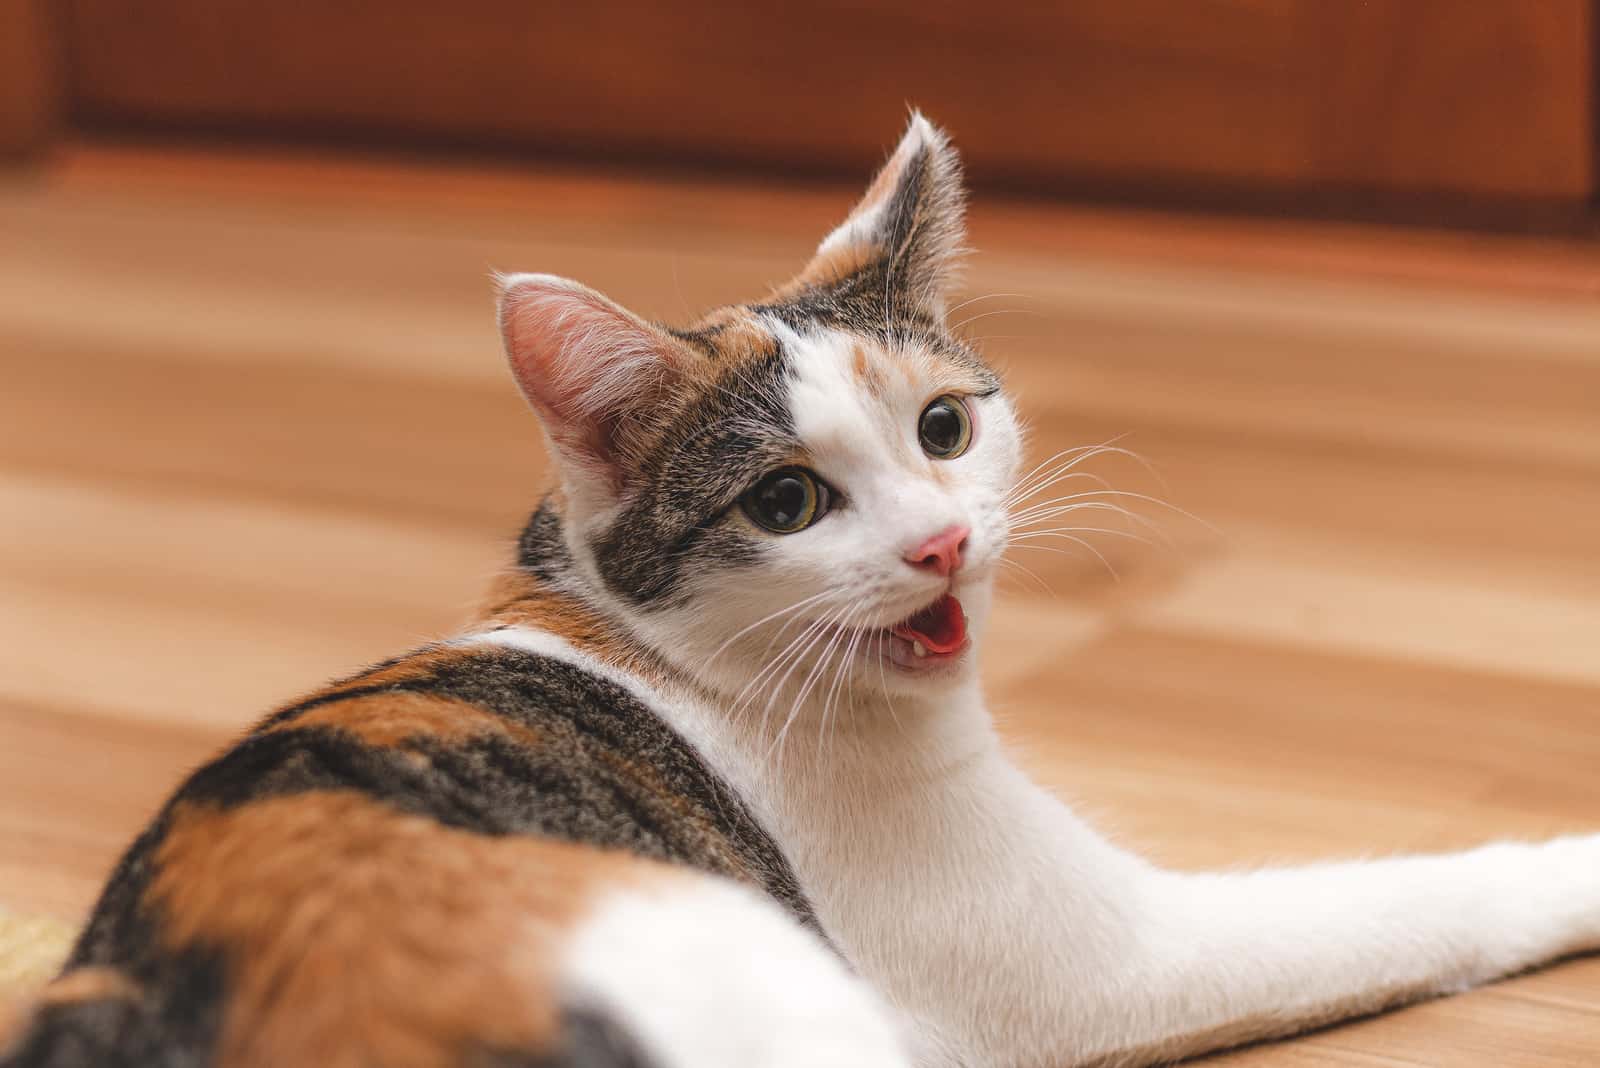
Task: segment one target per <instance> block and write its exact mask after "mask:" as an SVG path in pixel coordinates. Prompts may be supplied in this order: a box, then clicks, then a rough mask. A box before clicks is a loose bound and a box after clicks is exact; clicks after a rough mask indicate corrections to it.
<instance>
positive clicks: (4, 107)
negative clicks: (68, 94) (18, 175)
mask: <svg viewBox="0 0 1600 1068" xmlns="http://www.w3.org/2000/svg"><path fill="white" fill-rule="evenodd" d="M47 2H48V0H0V157H3V156H16V155H25V154H27V153H30V152H33V151H35V150H37V149H38V148H39V147H40V146H42V145H43V144H44V143H45V142H46V140H47V139H48V138H49V136H50V132H51V130H52V128H53V126H54V121H55V117H56V108H55V102H56V64H55V62H54V60H55V46H56V41H55V40H54V38H53V35H52V34H51V33H50V32H49V31H50V30H51V29H52V27H51V25H50V19H49V12H48V10H47V8H46V4H47Z"/></svg>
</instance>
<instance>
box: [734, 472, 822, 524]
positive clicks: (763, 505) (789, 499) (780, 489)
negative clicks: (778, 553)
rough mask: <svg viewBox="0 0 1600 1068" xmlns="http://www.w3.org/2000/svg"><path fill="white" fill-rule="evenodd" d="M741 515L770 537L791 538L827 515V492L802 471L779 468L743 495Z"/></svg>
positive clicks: (764, 476)
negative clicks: (743, 514) (781, 536)
mask: <svg viewBox="0 0 1600 1068" xmlns="http://www.w3.org/2000/svg"><path fill="white" fill-rule="evenodd" d="M742 503H743V504H744V513H745V515H747V516H749V517H750V518H751V519H752V520H754V521H755V522H756V523H757V524H758V525H760V526H763V527H766V528H767V529H768V530H770V531H772V532H773V533H774V534H794V533H796V532H797V531H801V530H804V529H806V527H809V526H810V525H811V524H812V523H815V522H816V521H817V520H819V519H821V518H822V517H823V515H824V514H825V513H826V512H827V511H828V488H827V486H825V485H823V483H822V480H821V479H819V478H817V476H816V475H814V474H812V473H811V472H810V471H807V470H806V469H805V468H803V467H780V468H778V469H777V470H776V471H773V472H771V473H769V474H766V475H763V476H762V478H761V481H759V482H757V483H756V484H755V485H754V486H751V487H750V488H749V489H748V490H746V491H745V495H744V497H743V499H742Z"/></svg>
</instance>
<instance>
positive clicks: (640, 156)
mask: <svg viewBox="0 0 1600 1068" xmlns="http://www.w3.org/2000/svg"><path fill="white" fill-rule="evenodd" d="M15 2H17V0H0V3H15ZM63 5H64V7H65V9H66V12H67V14H68V15H69V16H70V17H68V18H66V19H65V20H64V22H63V26H62V30H63V33H64V35H65V42H64V44H65V49H64V50H65V52H66V54H67V56H68V63H67V76H66V81H65V85H64V87H63V93H64V95H65V97H66V112H67V114H68V116H69V118H70V121H72V122H75V123H78V124H81V125H83V126H86V127H90V128H94V129H128V128H140V129H162V130H180V131H190V132H194V133H198V134H217V133H226V134H240V133H245V134H251V135H262V134H265V135H270V136H275V137H291V138H303V137H314V138H323V139H328V138H332V139H335V140H339V139H344V140H350V141H359V142H365V143H373V142H379V143H394V144H406V145H412V144H426V145H432V146H464V147H472V148H477V149H481V148H484V147H489V148H493V149H497V150H511V151H515V152H526V153H535V154H545V155H548V154H561V155H578V156H589V157H594V156H602V157H607V158H613V159H622V160H670V161H676V162H689V163H692V164H694V165H703V164H713V165H714V164H734V165H738V166H742V167H756V168H768V169H772V170H777V171H781V172H784V173H791V174H804V173H819V172H820V173H841V172H846V171H848V172H850V173H851V174H852V175H855V174H859V173H860V172H861V171H863V170H864V169H866V168H867V167H869V166H871V165H872V164H873V163H874V162H876V160H877V159H878V157H879V155H880V153H881V152H882V151H883V149H884V148H885V146H886V145H887V144H889V143H890V141H891V139H892V137H893V135H894V131H895V129H896V127H897V126H898V125H899V123H900V122H901V121H902V118H903V116H904V112H905V109H906V106H907V105H908V104H916V105H918V106H920V107H922V108H923V109H924V110H925V111H927V112H928V113H929V114H930V115H931V116H933V117H934V118H935V119H936V120H937V121H939V122H941V123H943V124H945V125H946V126H948V127H949V128H950V129H951V131H952V132H953V133H954V134H955V136H956V137H957V138H958V140H959V142H960V144H961V146H962V149H963V151H964V152H965V153H966V156H967V158H968V160H969V164H970V169H971V171H972V174H973V177H974V180H975V181H976V182H977V183H979V184H983V185H988V186H1012V187H1026V188H1029V189H1035V190H1043V191H1050V192H1067V193H1078V194H1092V195H1096V196H1110V197H1116V198H1120V199H1134V200H1139V199H1162V200H1173V199H1178V200H1185V199H1187V200H1196V201H1201V202H1205V201H1232V202H1235V203H1238V204H1241V205H1248V204H1261V205H1268V206H1282V207H1290V208H1293V207H1296V206H1308V205H1309V206H1315V205H1317V204H1322V205H1324V206H1329V205H1332V206H1334V207H1335V209H1337V206H1338V205H1345V206H1348V207H1354V208H1359V207H1361V206H1363V205H1378V206H1382V205H1386V204H1387V205H1392V206H1398V210H1402V211H1410V210H1423V209H1426V207H1427V206H1428V205H1435V206H1437V205H1449V204H1461V205H1466V206H1468V208H1470V209H1472V210H1482V211H1487V212H1493V211H1506V210H1515V209H1516V208H1517V207H1518V206H1519V205H1520V206H1534V207H1537V208H1540V209H1541V210H1544V209H1548V210H1553V211H1556V212H1558V213H1559V212H1560V211H1571V210H1577V209H1581V208H1582V207H1584V206H1586V205H1588V204H1589V203H1590V202H1591V201H1592V200H1593V197H1594V194H1595V189H1596V155H1597V150H1596V133H1595V131H1596V122H1597V120H1596V104H1595V92H1596V74H1595V61H1596V57H1595V52H1596V44H1595V42H1596V34H1597V20H1596V17H1595V10H1594V9H1595V6H1596V4H1595V0H1364V2H1359V3H1358V2H1355V0H1098V2H1090V0H1082V2H1072V0H1059V2H1053V3H1013V4H974V3H971V2H970V0H963V2H952V0H877V2H874V3H847V2H844V0H813V2H810V3H795V4H763V3H759V2H756V3H752V2H750V0H683V2H680V3H671V4H666V3H660V2H659V0H614V2H610V3H591V4H556V3H542V2H533V0H454V2H452V3H449V4H442V3H437V2H430V0H388V2H386V3H384V4H371V3H361V2H355V0H323V2H320V3H316V4H262V3H259V2H256V0H207V2H205V3H196V2H194V0H63Z"/></svg>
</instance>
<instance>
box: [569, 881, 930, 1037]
mask: <svg viewBox="0 0 1600 1068" xmlns="http://www.w3.org/2000/svg"><path fill="white" fill-rule="evenodd" d="M565 972H566V975H567V979H568V983H569V985H570V987H571V988H572V992H573V993H574V994H575V995H576V996H577V997H578V998H579V999H580V1000H581V1002H583V1003H587V1004H589V1005H592V1006H594V1007H596V1008H597V1009H599V1010H600V1011H602V1012H603V1013H604V1014H605V1016H606V1017H607V1018H609V1020H610V1021H612V1023H613V1024H614V1025H615V1026H619V1027H621V1028H622V1029H624V1030H626V1031H627V1032H628V1033H629V1035H630V1036H631V1038H632V1040H633V1041H634V1042H635V1043H636V1044H637V1045H638V1046H639V1047H640V1048H641V1050H642V1051H643V1052H644V1053H645V1054H647V1063H649V1064H651V1065H657V1064H659V1065H661V1066H662V1068H723V1066H726V1068H817V1066H818V1065H829V1066H835V1068H903V1066H907V1065H909V1064H910V1061H909V1060H908V1059H907V1057H906V1055H905V1053H904V1052H903V1046H902V1043H901V1039H900V1035H899V1034H898V1028H897V1026H896V1024H895V1023H894V1022H893V1018H892V1016H891V1014H890V1012H889V1011H888V1010H887V1009H886V1008H885V1007H884V1006H883V1004H882V1002H881V1001H880V1000H879V999H878V997H877V996H876V994H874V992H873V991H872V990H871V988H870V987H868V986H867V985H866V984H865V983H864V982H863V981H862V980H860V979H858V978H856V977H855V976H853V975H851V974H849V972H848V971H846V969H845V968H844V966H843V964H841V963H840V961H839V960H838V958H837V957H835V956H834V955H833V954H832V953H831V952H830V951H829V950H828V949H827V947H825V946H824V945H823V944H822V942H821V941H820V940H819V939H817V938H816V937H815V936H813V935H811V934H810V933H809V932H807V931H805V930H802V929H801V928H800V927H799V926H798V925H797V924H796V923H795V922H794V921H793V920H792V919H791V918H790V917H789V916H788V915H787V914H785V913H783V912H782V911H781V910H779V909H778V908H777V906H776V905H774V904H772V903H771V902H769V901H767V900H766V899H765V898H761V897H759V896H757V895H755V894H753V893H751V892H749V891H747V890H745V889H744V888H743V887H740V886H736V885H733V884H732V883H727V882H723V881H722V880H716V879H709V878H708V879H704V880H694V881H689V880H685V881H684V883H683V884H682V885H681V886H677V887H673V888H671V889H670V890H662V889H652V890H636V891H635V890H630V891H626V892H622V893H618V894H616V895H614V896H612V897H611V898H609V899H608V900H606V901H605V902H603V903H602V904H601V905H600V907H599V908H597V909H596V910H595V911H594V913H593V914H592V915H591V916H590V917H589V918H588V919H586V920H585V921H584V922H583V923H582V925H581V926H580V927H579V929H578V930H577V932H576V933H575V937H574V939H573V943H572V946H571V948H570V949H569V951H568V954H567V962H566V968H565Z"/></svg>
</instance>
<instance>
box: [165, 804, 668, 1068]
mask: <svg viewBox="0 0 1600 1068" xmlns="http://www.w3.org/2000/svg"><path fill="white" fill-rule="evenodd" d="M156 861H157V867H156V874H155V878H154V879H153V880H152V882H151V885H150V890H149V903H150V904H151V905H153V906H154V907H156V908H158V909H160V911H161V914H162V916H163V924H162V928H161V930H162V933H163V938H164V939H165V941H166V942H167V944H168V946H169V948H171V949H174V950H182V949H185V948H187V947H191V946H197V945H198V946H206V947H218V948H221V949H222V950H223V951H224V952H225V954H226V957H227V961H228V972H229V984H230V998H229V1000H228V1002H227V1006H226V1009H225V1013H224V1018H223V1024H222V1033H221V1036H220V1045H219V1052H218V1064H220V1065H222V1066H224V1068H227V1066H243V1065H258V1064H285V1065H288V1064H306V1065H312V1064H314V1065H318V1066H320V1068H359V1066H365V1065H370V1064H383V1065H387V1066H391V1068H424V1066H434V1065H439V1064H449V1063H457V1061H458V1060H459V1058H460V1057H461V1055H462V1053H463V1051H466V1050H470V1049H474V1048H494V1049H506V1050H529V1051H536V1050H544V1049H549V1048H550V1047H551V1046H552V1045H553V1044H554V1043H556V1042H557V1041H558V1039H559V1026H560V1020H559V1005H558V1002H557V993H558V992H557V991H556V989H555V986H554V984H555V982H556V975H555V968H556V965H557V960H558V954H559V952H560V947H561V945H562V943H563V940H564V938H565V937H566V935H567V934H568V933H569V932H570V931H571V930H572V928H573V927H574V925H575V924H576V923H577V922H578V921H579V920H581V918H582V917H583V915H585V913H586V912H587V911H588V910H589V909H590V908H591V907H592V905H593V904H594V902H595V901H596V899H597V897H598V896H599V895H600V894H601V893H602V892H603V891H604V890H605V889H606V888H608V887H619V886H632V887H649V886H659V885H665V884H670V883H675V882H677V881H678V880H682V879H686V878H692V877H693V876H690V875H688V874H686V873H683V872H680V871H678V870H676V869H673V868H671V867H668V866H666V865H661V864H656V863H653V862H650V861H645V860H641V859H639V858H637V857H633V856H630V855H628V854H624V853H618V852H612V851H606V850H600V849H594V848H589V847H585V846H579V845H572V844H568V843H563V842H556V841H550V840H544V839H536V838H525V837H510V838H490V837H485V836H481V835H475V834H471V833H468V832H465V831H459V830H454V829H451V828H447V827H443V826H441V825H439V824H437V823H435V822H433V821H432V820H428V819H425V818H422V817H417V816H410V815H406V814H404V813H400V812H397V811H394V810H392V809H390V808H388V807H386V806H384V805H382V804H379V803H377V802H375V801H372V800H370V799H368V798H366V797H363V796H361V795H359V794H355V793H348V792H342V791H332V792H318V793H308V794H299V795H295V796H292V797H280V798H272V799H269V800H265V801H259V802H255V803H253V804H249V805H245V806H242V807H239V808H234V809H229V810H219V809H216V808H211V807H206V806H197V805H180V806H179V807H178V808H177V809H176V810H175V811H174V813H173V817H172V823H171V825H170V829H169V831H168V833H167V836H166V838H165V840H164V841H163V842H162V844H161V847H160V849H159V851H158V853H157V857H156Z"/></svg>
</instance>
